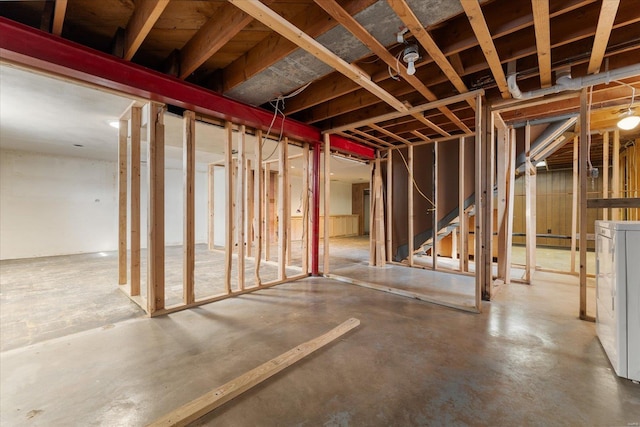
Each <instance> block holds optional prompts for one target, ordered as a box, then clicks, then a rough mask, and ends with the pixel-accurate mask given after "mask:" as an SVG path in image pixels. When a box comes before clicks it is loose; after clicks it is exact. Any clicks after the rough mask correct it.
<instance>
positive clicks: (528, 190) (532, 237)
mask: <svg viewBox="0 0 640 427" xmlns="http://www.w3.org/2000/svg"><path fill="white" fill-rule="evenodd" d="M524 145H525V154H526V162H525V175H524V185H525V199H526V200H525V204H526V207H525V222H526V238H525V239H526V267H525V277H524V279H525V280H526V281H527V282H528V283H529V284H531V281H532V280H533V275H534V272H535V270H536V234H537V231H536V170H535V166H534V165H533V163H531V125H529V124H527V125H526V126H525V136H524Z"/></svg>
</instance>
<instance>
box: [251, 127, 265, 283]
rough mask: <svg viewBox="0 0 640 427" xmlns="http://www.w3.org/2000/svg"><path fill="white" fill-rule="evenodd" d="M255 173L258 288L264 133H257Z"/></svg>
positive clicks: (257, 276) (255, 262) (261, 225)
mask: <svg viewBox="0 0 640 427" xmlns="http://www.w3.org/2000/svg"><path fill="white" fill-rule="evenodd" d="M253 163H254V173H253V177H254V178H253V186H254V187H253V199H254V200H253V209H254V211H255V212H254V214H253V230H254V233H255V240H254V245H255V248H254V252H255V253H254V260H255V261H254V270H253V271H254V273H253V275H254V282H255V284H256V286H261V285H262V280H261V279H260V261H261V258H262V228H263V221H264V216H263V210H262V203H263V199H262V194H263V192H262V188H263V180H262V131H261V130H257V131H256V144H255V146H254V159H253Z"/></svg>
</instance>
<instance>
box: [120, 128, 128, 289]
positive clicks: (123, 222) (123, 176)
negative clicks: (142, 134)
mask: <svg viewBox="0 0 640 427" xmlns="http://www.w3.org/2000/svg"><path fill="white" fill-rule="evenodd" d="M119 124H120V127H119V135H118V284H119V285H124V284H126V283H127V176H128V170H127V169H128V168H127V162H128V159H127V139H128V138H129V121H128V120H123V119H120V123H119Z"/></svg>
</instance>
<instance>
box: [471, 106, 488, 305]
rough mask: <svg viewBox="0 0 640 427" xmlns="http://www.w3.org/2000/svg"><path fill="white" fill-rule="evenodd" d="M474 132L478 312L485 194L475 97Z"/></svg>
mask: <svg viewBox="0 0 640 427" xmlns="http://www.w3.org/2000/svg"><path fill="white" fill-rule="evenodd" d="M475 124H476V132H475V139H476V140H475V172H476V173H475V175H476V177H475V178H476V179H475V184H476V185H475V187H476V188H475V193H476V196H475V199H476V203H475V205H476V207H475V210H476V218H475V230H474V231H475V244H476V247H475V257H474V261H475V264H476V289H475V304H476V308H477V309H478V310H479V311H480V308H481V306H482V289H483V280H484V265H485V264H484V259H483V255H484V251H483V244H482V243H483V241H484V236H483V231H484V227H483V221H484V219H485V218H484V204H485V203H486V193H483V190H484V188H483V180H482V171H483V169H484V162H483V161H482V159H483V157H482V156H483V151H484V150H483V149H482V140H483V123H482V99H481V97H480V96H476V123H475Z"/></svg>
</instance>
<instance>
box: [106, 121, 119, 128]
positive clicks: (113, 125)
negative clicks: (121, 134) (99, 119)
mask: <svg viewBox="0 0 640 427" xmlns="http://www.w3.org/2000/svg"><path fill="white" fill-rule="evenodd" d="M107 123H109V126H111V127H112V128H116V129H120V121H119V120H109V121H108V122H107Z"/></svg>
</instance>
